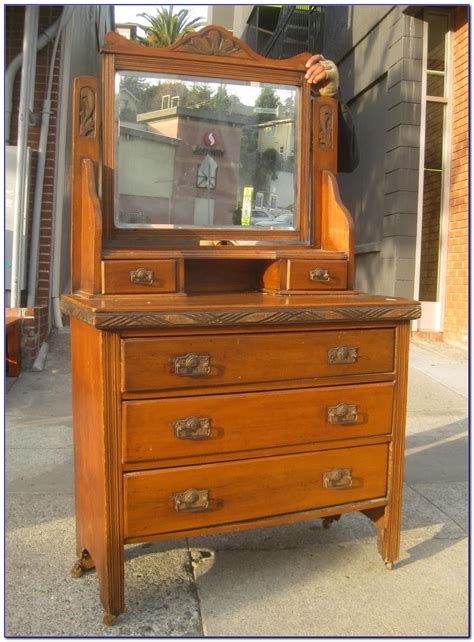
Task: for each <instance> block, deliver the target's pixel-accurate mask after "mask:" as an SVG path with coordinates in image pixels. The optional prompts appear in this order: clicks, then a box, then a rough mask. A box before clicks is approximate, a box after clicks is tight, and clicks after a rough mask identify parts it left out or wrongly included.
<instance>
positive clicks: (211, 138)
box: [203, 132, 217, 147]
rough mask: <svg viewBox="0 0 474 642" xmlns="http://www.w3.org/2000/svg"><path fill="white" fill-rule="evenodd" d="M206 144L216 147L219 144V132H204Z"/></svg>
mask: <svg viewBox="0 0 474 642" xmlns="http://www.w3.org/2000/svg"><path fill="white" fill-rule="evenodd" d="M203 139H204V145H207V147H214V145H216V144H217V133H216V132H207V133H205V134H204V137H203Z"/></svg>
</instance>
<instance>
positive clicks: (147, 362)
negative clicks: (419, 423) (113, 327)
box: [122, 328, 395, 392]
mask: <svg viewBox="0 0 474 642" xmlns="http://www.w3.org/2000/svg"><path fill="white" fill-rule="evenodd" d="M394 341H395V336H394V330H393V328H379V329H363V330H352V329H350V330H322V331H309V332H281V333H261V334H245V333H241V334H229V335H218V336H204V335H201V336H186V337H179V338H176V337H170V338H169V339H168V338H162V337H156V338H155V337H147V338H127V339H123V340H122V391H123V392H146V391H152V390H169V391H172V390H182V389H189V390H192V389H195V390H199V389H203V388H206V387H210V386H230V385H241V384H256V385H258V383H265V384H268V383H273V382H275V384H276V383H277V382H283V381H291V380H293V381H295V380H304V379H306V380H307V379H314V378H317V377H338V376H344V375H356V374H374V373H383V372H392V371H393V367H394V361H393V356H394Z"/></svg>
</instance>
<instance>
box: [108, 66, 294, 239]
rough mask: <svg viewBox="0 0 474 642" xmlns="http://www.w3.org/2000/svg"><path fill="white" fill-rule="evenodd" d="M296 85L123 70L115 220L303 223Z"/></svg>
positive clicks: (284, 226)
mask: <svg viewBox="0 0 474 642" xmlns="http://www.w3.org/2000/svg"><path fill="white" fill-rule="evenodd" d="M297 114H298V93H297V88H296V87H292V86H287V85H280V84H278V85H277V84H269V83H260V82H251V81H238V80H232V81H223V80H221V79H219V80H218V79H212V78H197V77H191V76H181V75H165V74H147V75H146V76H145V75H143V73H138V72H128V71H124V72H120V73H118V74H117V76H116V167H117V172H116V177H117V178H116V194H115V224H116V226H117V227H121V228H137V227H140V228H175V229H178V228H189V227H193V226H199V227H210V226H212V227H213V228H217V229H235V228H236V227H238V228H241V229H246V228H252V229H260V230H295V229H298V228H299V225H298V218H297V212H296V207H295V203H296V199H297V193H296V192H297V190H296V177H297V167H296V164H297V153H298V136H297V127H298V118H297Z"/></svg>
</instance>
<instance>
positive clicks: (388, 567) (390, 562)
mask: <svg viewBox="0 0 474 642" xmlns="http://www.w3.org/2000/svg"><path fill="white" fill-rule="evenodd" d="M385 568H386V569H387V571H393V562H392V561H388V562H385Z"/></svg>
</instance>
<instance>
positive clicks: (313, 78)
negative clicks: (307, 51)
mask: <svg viewBox="0 0 474 642" xmlns="http://www.w3.org/2000/svg"><path fill="white" fill-rule="evenodd" d="M306 67H307V68H308V71H307V72H306V75H305V79H306V80H307V81H308V83H309V84H310V85H311V84H312V85H317V87H316V89H317V90H318V91H319V93H320V95H321V96H335V95H336V94H337V91H338V89H339V71H338V69H337V66H336V65H335V63H333V62H332V60H326V59H325V58H324V56H322V55H321V54H315V55H314V56H311V58H310V59H309V60H308V62H307V63H306Z"/></svg>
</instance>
